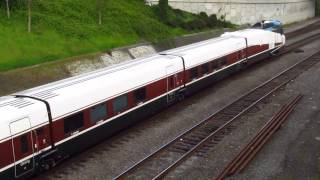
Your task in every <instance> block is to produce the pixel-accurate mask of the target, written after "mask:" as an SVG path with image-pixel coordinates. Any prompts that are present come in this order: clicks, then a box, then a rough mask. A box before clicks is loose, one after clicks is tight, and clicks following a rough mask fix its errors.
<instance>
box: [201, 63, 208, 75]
mask: <svg viewBox="0 0 320 180" xmlns="http://www.w3.org/2000/svg"><path fill="white" fill-rule="evenodd" d="M201 73H202V74H208V73H209V64H208V63H206V64H203V65H202V66H201Z"/></svg>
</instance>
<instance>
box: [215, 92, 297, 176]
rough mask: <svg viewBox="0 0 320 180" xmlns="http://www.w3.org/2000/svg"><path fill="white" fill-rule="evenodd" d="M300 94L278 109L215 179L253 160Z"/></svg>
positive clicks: (234, 171)
mask: <svg viewBox="0 0 320 180" xmlns="http://www.w3.org/2000/svg"><path fill="white" fill-rule="evenodd" d="M301 98H302V95H298V96H297V97H296V98H295V99H294V100H293V101H291V102H290V103H289V104H286V105H284V106H282V107H281V109H280V111H279V112H278V113H277V114H276V115H274V116H273V117H272V118H271V119H270V120H269V121H268V122H267V123H266V124H265V125H264V126H263V127H262V128H261V130H260V131H259V132H258V133H257V135H256V136H255V137H254V138H253V139H252V140H251V141H250V142H249V143H248V144H247V145H246V146H245V147H244V148H243V149H242V150H241V151H240V153H239V154H238V155H237V156H236V157H235V158H234V159H233V160H232V161H231V162H230V163H229V164H228V165H227V166H226V167H225V169H224V170H223V171H222V172H221V173H220V175H219V176H218V177H217V178H216V180H223V179H225V178H226V177H228V176H232V175H234V174H236V173H241V172H242V171H243V170H244V169H245V168H246V167H247V166H248V164H249V163H250V162H251V161H252V160H253V158H254V157H255V156H256V155H257V153H258V152H259V151H260V150H261V149H262V147H263V146H264V145H265V144H266V143H267V142H268V140H269V139H270V138H271V137H272V136H273V135H274V134H275V133H276V132H277V130H278V129H279V128H280V127H281V125H282V124H283V123H284V121H285V120H287V119H288V117H289V115H290V113H291V112H293V110H294V108H295V106H296V105H297V103H298V101H299V100H300V99H301Z"/></svg>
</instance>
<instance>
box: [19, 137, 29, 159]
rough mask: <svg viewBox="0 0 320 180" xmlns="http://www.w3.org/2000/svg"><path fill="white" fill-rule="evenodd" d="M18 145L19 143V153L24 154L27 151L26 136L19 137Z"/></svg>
mask: <svg viewBox="0 0 320 180" xmlns="http://www.w3.org/2000/svg"><path fill="white" fill-rule="evenodd" d="M20 145H21V147H20V148H21V153H22V154H25V153H27V152H28V151H29V143H28V136H27V135H23V136H21V137H20Z"/></svg>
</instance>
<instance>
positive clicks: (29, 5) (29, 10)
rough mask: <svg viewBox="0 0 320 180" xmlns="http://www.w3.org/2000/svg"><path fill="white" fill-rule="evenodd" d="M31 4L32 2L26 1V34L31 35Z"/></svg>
mask: <svg viewBox="0 0 320 180" xmlns="http://www.w3.org/2000/svg"><path fill="white" fill-rule="evenodd" d="M31 3H32V0H28V32H29V33H31Z"/></svg>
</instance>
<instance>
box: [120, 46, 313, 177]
mask: <svg viewBox="0 0 320 180" xmlns="http://www.w3.org/2000/svg"><path fill="white" fill-rule="evenodd" d="M317 53H318V52H316V53H314V54H312V55H310V56H308V57H307V58H304V59H303V60H302V61H300V62H297V63H296V64H294V65H292V66H291V67H289V68H287V69H286V70H284V71H282V72H281V73H279V74H278V75H276V76H275V77H273V78H271V79H270V80H268V81H267V82H265V83H263V84H262V85H260V86H258V87H256V88H254V89H253V90H251V91H250V92H249V93H247V94H245V95H243V96H241V97H240V98H238V99H237V100H236V101H234V102H232V103H230V104H228V105H227V106H225V107H223V108H222V109H221V110H219V111H217V112H216V113H214V114H212V115H210V116H209V117H208V118H205V119H204V120H202V121H201V122H200V123H198V124H197V125H195V126H193V127H192V128H190V129H188V130H186V131H185V132H183V133H182V134H180V135H179V136H177V137H176V138H175V139H173V140H172V141H170V142H169V143H167V144H165V145H164V146H162V147H161V148H159V149H158V150H156V151H155V152H153V153H152V154H150V155H149V156H147V157H145V158H144V159H142V160H141V161H139V162H137V163H136V164H134V165H133V166H131V167H130V168H129V169H127V170H126V171H124V172H123V173H121V174H120V175H119V176H117V177H116V178H114V179H121V178H123V177H125V176H126V175H128V174H130V172H133V171H134V170H136V169H137V168H139V167H140V166H141V165H142V164H144V163H145V162H146V161H147V160H149V159H151V158H153V157H155V156H156V155H157V154H159V153H160V152H162V151H164V150H165V149H166V148H167V147H168V146H170V145H171V144H173V143H175V142H177V141H178V140H179V139H181V138H182V137H184V136H185V135H186V134H188V133H190V132H191V131H193V130H194V129H196V128H197V127H200V126H201V125H202V124H204V123H206V122H207V121H208V120H210V119H211V118H212V117H214V116H215V115H216V114H217V113H219V112H221V111H223V110H225V109H227V108H228V107H229V106H231V105H233V104H235V103H236V102H238V101H240V100H241V99H244V98H245V97H247V96H248V95H250V94H252V93H253V92H255V91H256V90H257V89H259V88H261V87H263V86H265V85H267V84H268V83H270V82H272V81H273V80H275V79H276V78H278V77H280V76H282V75H284V74H285V73H286V72H288V71H290V70H292V69H293V68H295V67H296V66H298V65H299V64H301V63H303V62H305V61H306V60H308V59H310V58H312V57H313V56H315V55H316V54H317ZM299 74H300V73H297V75H299ZM295 77H296V76H294V77H292V78H288V79H287V80H286V81H285V82H283V83H281V85H282V86H283V85H285V84H287V83H288V82H289V81H291V79H294V78H295ZM279 87H281V86H278V87H277V89H279ZM201 142H202V141H201ZM201 142H200V143H201ZM192 152H194V149H191V150H190V151H188V153H192ZM188 156H189V155H187V154H185V155H184V156H182V158H180V159H179V160H178V161H175V163H174V164H172V165H171V166H169V167H168V168H167V169H166V170H165V171H162V172H161V173H160V174H158V176H156V178H157V177H163V176H162V175H161V174H167V173H168V171H170V170H172V169H174V167H176V165H177V164H179V163H181V161H182V160H184V159H185V158H186V157H188Z"/></svg>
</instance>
